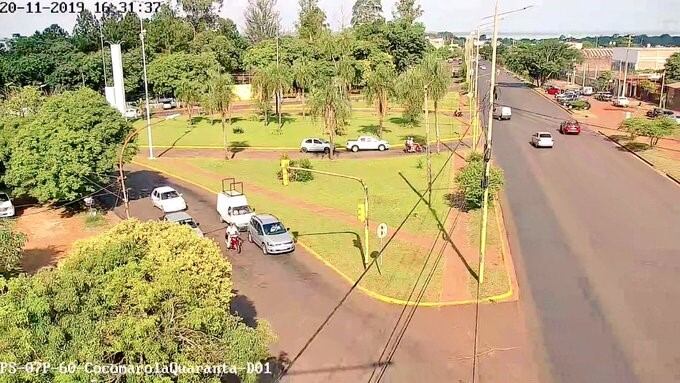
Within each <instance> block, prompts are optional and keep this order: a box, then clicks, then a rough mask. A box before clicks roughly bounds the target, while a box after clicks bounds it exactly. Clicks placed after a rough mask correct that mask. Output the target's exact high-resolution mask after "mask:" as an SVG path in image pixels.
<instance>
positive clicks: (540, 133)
mask: <svg viewBox="0 0 680 383" xmlns="http://www.w3.org/2000/svg"><path fill="white" fill-rule="evenodd" d="M535 134H550V132H536V133H535ZM550 135H551V136H552V134H550Z"/></svg>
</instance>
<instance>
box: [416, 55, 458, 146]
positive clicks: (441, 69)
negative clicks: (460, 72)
mask: <svg viewBox="0 0 680 383" xmlns="http://www.w3.org/2000/svg"><path fill="white" fill-rule="evenodd" d="M421 70H422V71H423V75H424V81H425V84H426V85H427V93H428V96H429V97H430V100H431V101H432V102H433V104H434V125H435V132H436V133H435V134H436V137H437V152H439V143H440V134H439V103H440V102H441V100H442V99H443V98H444V97H445V96H446V93H448V90H449V86H450V85H451V74H450V72H449V70H448V68H447V66H446V64H444V62H443V61H442V60H441V59H440V58H439V57H437V55H436V54H429V55H427V56H426V57H425V60H423V62H422V63H421Z"/></svg>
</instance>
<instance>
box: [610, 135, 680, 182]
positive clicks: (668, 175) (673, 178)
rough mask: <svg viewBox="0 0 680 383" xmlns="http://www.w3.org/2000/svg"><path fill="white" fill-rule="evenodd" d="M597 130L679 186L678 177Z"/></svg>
mask: <svg viewBox="0 0 680 383" xmlns="http://www.w3.org/2000/svg"><path fill="white" fill-rule="evenodd" d="M597 132H598V133H600V134H601V135H602V136H603V137H604V138H606V139H607V140H608V141H611V142H613V143H615V144H616V145H618V147H620V148H622V149H624V150H625V151H627V152H628V153H630V154H632V155H634V156H635V157H636V158H637V159H638V160H640V161H642V162H644V163H645V164H647V165H648V166H649V167H651V168H652V169H653V170H654V171H655V172H657V173H659V174H660V175H662V176H665V177H666V178H668V179H669V180H671V181H673V182H674V183H675V184H676V185H678V186H680V180H679V179H677V178H675V177H673V176H672V175H670V174H668V173H666V172H664V171H661V170H659V169H657V167H656V166H655V165H654V163H652V162H651V161H649V160H648V159H646V158H644V157H642V156H641V155H639V154H637V153H635V152H634V151H632V150H630V149H628V148H627V147H626V146H625V145H622V144H621V143H620V142H617V141H616V140H613V139H612V138H611V137H609V136H608V135H607V134H606V133H604V132H602V131H601V130H599V129H598V130H597Z"/></svg>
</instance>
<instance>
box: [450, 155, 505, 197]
mask: <svg viewBox="0 0 680 383" xmlns="http://www.w3.org/2000/svg"><path fill="white" fill-rule="evenodd" d="M468 159H469V162H468V164H467V165H465V167H464V168H463V169H461V170H460V172H459V173H458V174H456V178H455V181H456V185H458V191H459V192H460V193H462V195H463V198H464V201H465V204H464V206H465V208H466V209H468V210H473V209H478V208H480V207H482V203H483V197H484V189H483V188H482V178H483V175H484V161H483V160H482V156H481V155H480V154H478V153H473V154H471V155H470V156H468ZM503 183H504V180H503V171H502V170H501V169H499V168H497V167H495V166H492V167H491V174H490V176H489V201H493V199H494V197H495V196H496V194H497V193H498V192H499V191H500V190H501V188H502V187H503Z"/></svg>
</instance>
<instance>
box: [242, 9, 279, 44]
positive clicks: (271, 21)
mask: <svg viewBox="0 0 680 383" xmlns="http://www.w3.org/2000/svg"><path fill="white" fill-rule="evenodd" d="M275 6H276V0H248V7H247V8H246V12H245V16H244V17H245V24H246V30H245V34H246V37H247V38H248V40H250V42H251V43H257V42H259V41H262V40H266V39H272V38H274V37H276V36H278V34H279V29H280V28H281V25H280V24H281V22H280V19H279V12H277V11H276V10H275V9H274V7H275Z"/></svg>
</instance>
